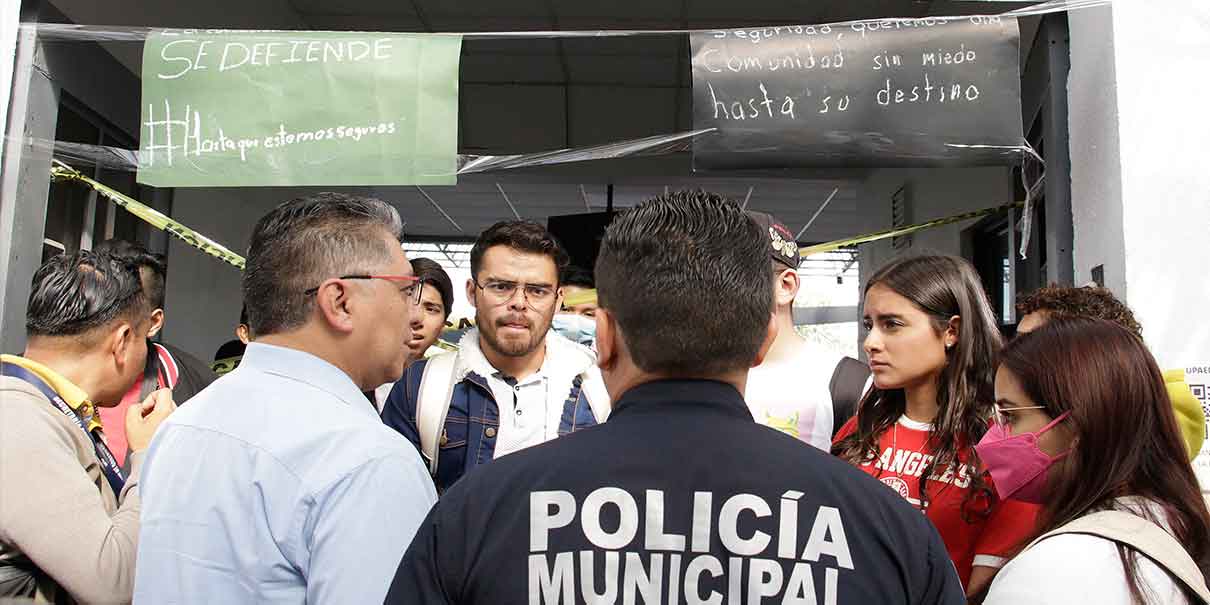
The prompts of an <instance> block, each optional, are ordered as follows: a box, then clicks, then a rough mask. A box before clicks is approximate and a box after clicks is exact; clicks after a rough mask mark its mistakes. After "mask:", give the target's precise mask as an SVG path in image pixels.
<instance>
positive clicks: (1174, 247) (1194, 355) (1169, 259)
mask: <svg viewBox="0 0 1210 605" xmlns="http://www.w3.org/2000/svg"><path fill="white" fill-rule="evenodd" d="M1070 24H1071V78H1070V81H1069V85H1068V99H1069V102H1070V110H1071V114H1070V123H1069V124H1070V134H1071V164H1072V166H1071V189H1072V213H1073V216H1074V220H1075V248H1074V262H1075V275H1076V283H1077V284H1078V283H1084V282H1087V281H1089V280H1090V279H1091V278H1092V275H1093V270H1094V268H1097V267H1103V273H1104V278H1105V284H1106V286H1108V287H1109V288H1111V289H1112V290H1113V291H1114V292H1115V293H1116V294H1117V295H1118V296H1120V297H1122V298H1124V300H1125V301H1126V302H1127V303H1128V304H1129V305H1130V307H1131V308H1132V309H1133V310H1134V312H1135V315H1136V316H1137V317H1138V320H1139V322H1140V323H1141V324H1142V325H1143V335H1144V338H1145V339H1146V340H1147V343H1148V345H1149V346H1150V348H1151V350H1152V352H1153V353H1154V354H1155V357H1156V359H1157V361H1158V362H1159V364H1160V366H1161V367H1163V368H1186V370H1187V372H1188V373H1189V374H1190V375H1189V382H1190V383H1191V384H1193V385H1196V387H1197V388H1195V392H1200V393H1201V396H1202V398H1203V407H1204V408H1205V407H1210V396H1208V395H1207V394H1206V391H1207V389H1208V388H1210V386H1208V385H1210V321H1208V320H1206V319H1205V317H1204V315H1205V310H1206V309H1210V170H1207V160H1208V159H1210V151H1208V149H1210V147H1208V144H1207V141H1210V120H1207V119H1206V117H1205V112H1206V107H1207V106H1208V105H1207V104H1208V103H1210V78H1206V77H1205V73H1206V64H1207V61H1210V4H1208V3H1206V2H1204V1H1201V0H1153V1H1151V2H1145V3H1144V2H1117V3H1114V4H1113V6H1112V8H1109V7H1106V8H1096V9H1085V10H1078V11H1074V12H1072V13H1071V15H1070ZM1202 451H1203V455H1202V457H1201V458H1200V459H1199V461H1198V463H1197V464H1195V467H1196V468H1197V469H1198V470H1199V475H1200V476H1201V477H1202V483H1203V485H1210V481H1208V480H1210V456H1208V455H1207V451H1208V450H1207V449H1206V448H1204V449H1203V450H1202Z"/></svg>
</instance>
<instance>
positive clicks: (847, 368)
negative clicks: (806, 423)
mask: <svg viewBox="0 0 1210 605" xmlns="http://www.w3.org/2000/svg"><path fill="white" fill-rule="evenodd" d="M869 380H870V367H869V366H867V365H866V364H864V363H861V362H860V361H858V360H856V359H853V358H852V357H842V358H841V359H840V362H839V363H837V364H836V369H835V370H833V371H832V380H831V381H829V382H828V392H829V393H830V394H831V395H832V436H836V433H837V432H839V431H840V427H843V426H844V423H846V422H848V421H849V418H852V417H853V414H855V413H857V404H858V403H859V402H860V401H861V396H862V395H864V394H865V391H866V387H867V384H868V383H869Z"/></svg>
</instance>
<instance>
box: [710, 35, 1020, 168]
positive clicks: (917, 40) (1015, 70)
mask: <svg viewBox="0 0 1210 605" xmlns="http://www.w3.org/2000/svg"><path fill="white" fill-rule="evenodd" d="M690 42H691V50H690V52H691V55H692V61H693V127H694V128H695V129H704V128H711V127H713V128H717V132H715V133H714V134H711V135H705V136H700V137H697V138H696V139H694V143H693V166H694V169H695V170H728V169H744V168H793V167H799V166H939V165H988V164H1012V163H1016V162H1017V161H1019V160H1020V158H1021V151H1022V149H1021V146H1022V144H1023V137H1022V132H1021V77H1020V66H1019V61H1020V58H1019V50H1018V44H1019V33H1018V29H1017V21H1016V19H1015V18H1012V17H999V16H975V17H936V18H925V19H883V20H877V21H853V22H848V23H838V24H830V25H811V26H807V25H802V26H798V25H795V26H780V27H763V28H748V29H734V30H717V31H711V32H704V33H697V34H693V35H691V36H690Z"/></svg>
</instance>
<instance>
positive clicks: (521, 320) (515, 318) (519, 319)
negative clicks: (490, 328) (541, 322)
mask: <svg viewBox="0 0 1210 605" xmlns="http://www.w3.org/2000/svg"><path fill="white" fill-rule="evenodd" d="M508 324H518V325H523V326H525V327H527V328H532V327H533V322H532V321H530V320H529V319H527V318H526V317H525V316H524V315H506V316H504V317H501V318H500V319H497V320H496V326H497V327H500V326H505V325H508Z"/></svg>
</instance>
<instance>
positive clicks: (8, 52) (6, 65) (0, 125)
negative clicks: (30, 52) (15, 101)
mask: <svg viewBox="0 0 1210 605" xmlns="http://www.w3.org/2000/svg"><path fill="white" fill-rule="evenodd" d="M20 22H21V2H20V0H0V131H2V130H5V129H6V128H7V124H8V99H9V95H10V94H11V93H12V89H13V63H14V62H15V61H16V59H17V28H18V26H19V25H20ZM0 153H2V152H0ZM2 157H3V156H0V158H2Z"/></svg>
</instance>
